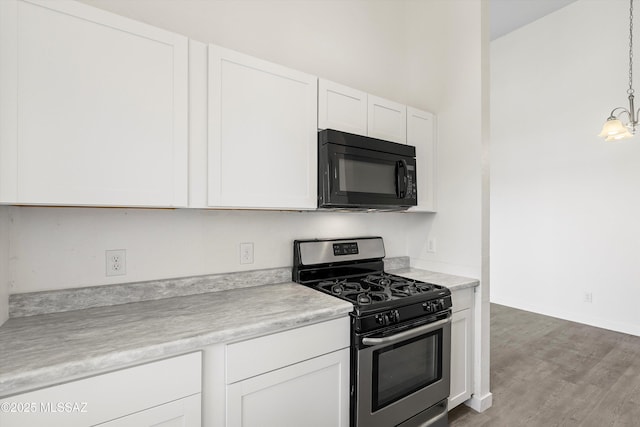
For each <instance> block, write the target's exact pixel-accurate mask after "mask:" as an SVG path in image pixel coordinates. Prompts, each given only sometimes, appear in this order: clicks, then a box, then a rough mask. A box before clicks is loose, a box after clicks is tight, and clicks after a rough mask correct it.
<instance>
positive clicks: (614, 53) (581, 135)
mask: <svg viewBox="0 0 640 427" xmlns="http://www.w3.org/2000/svg"><path fill="white" fill-rule="evenodd" d="M628 6H629V3H628V1H625V0H579V1H577V2H576V3H573V4H571V5H569V6H567V7H565V8H563V9H561V10H559V11H557V12H555V13H553V14H551V15H549V16H547V17H545V18H542V19H540V20H538V21H536V22H534V23H532V24H530V25H528V26H527V27H524V28H522V29H520V30H518V31H516V32H514V33H511V34H509V35H506V36H504V37H502V38H499V39H497V40H495V41H494V42H492V52H491V55H492V56H491V67H492V93H491V114H492V142H491V163H492V167H491V210H492V215H491V272H492V273H491V286H492V290H491V295H492V296H491V299H492V301H493V302H496V303H500V304H506V305H510V306H514V307H519V308H523V309H527V310H531V311H535V312H539V313H544V314H549V315H552V316H557V317H561V318H565V319H570V320H574V321H578V322H583V323H587V324H592V325H596V326H600V327H604V328H610V329H614V330H618V331H623V332H628V333H632V334H635V335H640V311H638V309H637V302H638V301H640V286H639V285H640V262H638V255H639V254H640V221H639V220H638V219H639V218H640V197H638V194H639V192H638V183H639V182H640V167H639V165H640V136H636V137H635V138H634V139H632V140H629V141H625V142H619V143H605V142H604V141H603V140H602V139H601V138H598V137H597V136H596V134H598V133H599V132H600V129H601V127H602V124H603V122H604V121H605V119H606V118H607V116H608V115H609V113H610V111H611V110H612V109H613V108H614V107H617V106H625V104H626V102H627V101H626V89H627V84H628V80H627V79H628V74H627V73H628V69H627V67H628V56H627V55H628V53H627V52H628V31H629V29H628ZM636 40H637V39H636ZM638 53H639V51H638V50H637V49H636V53H635V56H636V58H638V57H640V55H638ZM636 66H637V67H640V64H638V62H637V61H636ZM638 69H640V68H638ZM636 82H637V83H636V84H635V86H636V87H639V86H638V83H640V81H638V80H636ZM585 292H590V293H592V294H593V302H592V303H587V302H584V293H585Z"/></svg>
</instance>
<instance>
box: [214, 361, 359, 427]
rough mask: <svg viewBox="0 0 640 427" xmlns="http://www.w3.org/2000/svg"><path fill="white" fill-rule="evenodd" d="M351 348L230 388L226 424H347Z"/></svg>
mask: <svg viewBox="0 0 640 427" xmlns="http://www.w3.org/2000/svg"><path fill="white" fill-rule="evenodd" d="M348 391H349V349H348V348H345V349H342V350H339V351H335V352H332V353H329V354H325V355H323V356H318V357H315V358H313V359H310V360H306V361H304V362H300V363H296V364H294V365H291V366H287V367H285V368H282V369H278V370H275V371H272V372H268V373H265V374H262V375H258V376H256V377H252V378H248V379H246V380H242V381H239V382H237V383H234V384H229V385H228V386H227V411H228V413H227V420H228V423H227V425H229V426H242V427H266V426H273V427H286V426H291V427H297V426H307V427H310V426H317V427H324V426H347V425H348V406H347V407H346V408H345V406H344V405H345V403H346V404H347V405H348Z"/></svg>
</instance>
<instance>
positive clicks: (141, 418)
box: [0, 352, 201, 427]
mask: <svg viewBox="0 0 640 427" xmlns="http://www.w3.org/2000/svg"><path fill="white" fill-rule="evenodd" d="M0 404H1V405H2V408H3V410H2V411H0V425H2V427H27V426H51V427H57V426H60V427H63V426H64V427H85V426H93V425H105V426H109V427H115V426H118V427H120V426H136V427H138V426H152V425H163V426H181V427H199V426H200V421H201V411H200V408H201V353H200V352H197V353H191V354H187V355H184V356H178V357H174V358H171V359H166V360H162V361H159V362H153V363H148V364H146V365H141V366H136V367H133V368H127V369H123V370H121V371H116V372H112V373H108V374H103V375H98V376H95V377H91V378H85V379H82V380H78V381H72V382H69V383H66V384H62V385H58V386H53V387H48V388H44V389H41V390H37V391H33V392H29V393H24V394H20V395H16V396H13V397H8V398H6V399H3V400H0ZM25 405H29V406H28V410H27V411H25V407H26V406H25ZM12 408H15V411H12ZM4 409H8V410H4Z"/></svg>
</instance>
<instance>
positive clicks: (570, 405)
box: [449, 304, 640, 427]
mask: <svg viewBox="0 0 640 427" xmlns="http://www.w3.org/2000/svg"><path fill="white" fill-rule="evenodd" d="M491 391H492V393H493V406H492V407H491V408H489V409H488V410H487V411H485V412H483V413H481V414H479V413H477V412H475V411H473V410H471V409H470V408H468V407H466V406H465V405H460V406H458V407H457V408H454V409H453V410H451V412H449V423H450V426H451V427H489V426H491V427H519V426H527V427H552V426H562V427H565V426H580V427H622V426H629V427H638V426H640V337H635V336H631V335H626V334H621V333H617V332H612V331H607V330H604V329H599V328H594V327H591V326H586V325H582V324H579V323H574V322H569V321H566V320H560V319H556V318H553V317H547V316H542V315H539V314H534V313H530V312H527V311H522V310H516V309H513V308H509V307H505V306H501V305H497V304H491Z"/></svg>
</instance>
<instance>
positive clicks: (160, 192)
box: [0, 0, 188, 207]
mask: <svg viewBox="0 0 640 427" xmlns="http://www.w3.org/2000/svg"><path fill="white" fill-rule="evenodd" d="M187 66H188V39H187V37H185V36H182V35H178V34H174V33H171V32H168V31H165V30H161V29H158V28H155V27H152V26H149V25H146V24H143V23H140V22H136V21H133V20H130V19H126V18H123V17H120V16H117V15H114V14H111V13H108V12H105V11H102V10H100V9H96V8H93V7H90V6H87V5H84V4H82V3H76V2H71V1H66V0H55V1H53V0H2V1H0V203H19V204H45V205H94V206H114V205H115V206H158V207H172V206H186V205H187V144H188V132H187V119H188V109H187V101H188V92H187V89H188V75H187Z"/></svg>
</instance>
